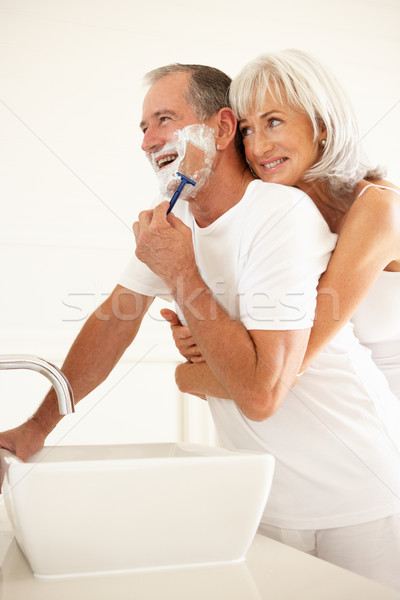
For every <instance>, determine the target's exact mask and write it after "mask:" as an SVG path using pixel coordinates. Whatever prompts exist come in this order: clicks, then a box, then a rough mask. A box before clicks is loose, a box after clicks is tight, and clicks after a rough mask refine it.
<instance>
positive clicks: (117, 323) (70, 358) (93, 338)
mask: <svg viewBox="0 0 400 600" xmlns="http://www.w3.org/2000/svg"><path fill="white" fill-rule="evenodd" d="M152 300H153V298H150V297H148V296H143V295H141V294H137V293H135V292H132V291H131V290H128V289H126V288H124V287H122V286H120V285H117V286H116V288H115V289H114V290H113V292H112V293H111V295H110V296H109V297H108V298H107V300H106V301H105V302H104V303H103V304H101V305H100V306H99V308H98V309H97V310H96V311H95V312H94V313H93V314H92V315H91V316H90V317H89V319H88V320H87V321H86V323H85V325H84V326H83V328H82V330H81V331H80V333H79V335H78V336H77V338H76V340H75V342H74V343H73V345H72V347H71V349H70V351H69V353H68V355H67V357H66V359H65V362H64V364H63V366H62V371H63V373H64V374H65V376H66V377H67V378H68V380H69V382H70V384H71V386H72V389H73V391H74V398H75V403H77V402H79V400H81V399H82V398H84V397H85V396H87V394H89V392H91V391H92V390H94V389H95V388H96V387H97V386H98V385H100V383H102V382H103V381H104V380H105V379H106V378H107V376H108V375H109V373H110V372H111V371H112V369H113V368H114V367H115V365H116V364H117V362H118V361H119V359H120V358H121V356H122V354H123V353H124V351H125V350H126V348H127V347H128V346H129V345H130V344H131V343H132V341H133V340H134V339H135V337H136V334H137V332H138V330H139V327H140V324H141V322H142V319H143V317H144V315H145V313H146V312H147V310H148V308H149V306H150V304H151V302H152ZM61 418H62V417H61V416H60V414H59V412H58V403H57V398H56V394H55V392H54V389H51V390H50V392H49V393H48V394H47V396H46V397H45V399H44V400H43V402H42V404H41V405H40V407H39V408H38V410H37V411H36V412H35V414H34V415H33V416H32V417H31V418H30V419H29V420H28V421H27V422H26V423H24V424H23V425H21V426H20V427H17V428H15V429H11V430H9V431H6V432H4V433H2V434H0V446H2V447H4V448H8V449H9V450H11V451H12V452H14V453H15V454H16V455H17V456H18V457H19V458H21V459H22V460H26V459H27V458H29V456H31V454H33V453H34V452H37V451H38V450H39V449H40V448H41V447H42V446H43V444H44V440H45V439H46V437H47V436H48V435H49V433H50V432H51V431H52V430H53V429H54V427H55V426H56V425H57V423H58V422H59V421H60V420H61Z"/></svg>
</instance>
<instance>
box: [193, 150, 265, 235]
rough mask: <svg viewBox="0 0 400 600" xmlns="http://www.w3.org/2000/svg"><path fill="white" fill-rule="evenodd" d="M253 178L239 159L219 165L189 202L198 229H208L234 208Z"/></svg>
mask: <svg viewBox="0 0 400 600" xmlns="http://www.w3.org/2000/svg"><path fill="white" fill-rule="evenodd" d="M253 179H254V177H253V175H252V174H251V172H250V170H249V169H248V168H247V165H245V164H243V162H241V161H240V160H239V159H236V157H235V159H234V160H232V161H230V162H229V161H225V164H223V163H222V164H219V165H218V166H217V168H216V170H215V172H214V173H213V175H211V177H210V180H209V182H208V183H207V186H206V187H205V188H203V190H202V191H201V192H199V194H198V196H196V197H195V198H193V199H190V200H189V204H190V209H191V211H192V214H193V216H194V218H195V220H196V223H197V225H198V226H199V227H208V225H211V223H214V221H216V220H217V219H219V217H221V216H222V215H223V214H224V213H226V212H227V211H228V210H230V209H231V208H232V207H233V206H235V205H236V204H237V203H238V202H240V200H241V199H242V197H243V196H244V193H245V191H246V189H247V186H248V185H249V183H250V182H251V181H253Z"/></svg>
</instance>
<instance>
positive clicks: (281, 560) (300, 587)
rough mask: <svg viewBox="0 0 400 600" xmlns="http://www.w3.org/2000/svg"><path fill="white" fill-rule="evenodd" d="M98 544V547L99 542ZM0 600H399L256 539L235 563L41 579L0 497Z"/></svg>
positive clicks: (370, 584) (396, 594)
mask: <svg viewBox="0 0 400 600" xmlns="http://www.w3.org/2000/svg"><path fill="white" fill-rule="evenodd" d="M105 543H106V542H105ZM0 598H1V600H54V598H57V600H92V599H93V600H106V599H107V600H110V598H115V599H116V600H128V599H129V600H132V598H135V599H136V598H137V599H138V600H169V599H171V600H188V598H190V600H264V599H265V600H267V599H268V600H289V599H290V600H291V599H296V600H302V599H307V600H354V599H362V600H400V592H396V591H395V590H392V589H390V588H386V587H384V586H381V585H378V584H376V583H374V582H372V581H370V580H368V579H365V578H363V577H359V576H358V575H355V574H353V573H350V572H349V571H346V570H344V569H341V568H339V567H336V566H334V565H331V564H329V563H327V562H324V561H322V560H319V559H317V558H314V557H312V556H309V555H307V554H305V553H303V552H299V551H298V550H295V549H293V548H290V547H289V546H286V545H284V544H280V543H278V542H275V541H273V540H270V539H268V538H266V537H263V536H260V535H256V537H255V539H254V542H253V544H252V546H251V548H250V550H249V552H248V554H247V557H246V560H245V561H242V562H241V563H236V564H227V565H219V566H211V567H210V566H208V567H185V568H173V569H164V570H157V571H155V570H154V571H142V572H137V573H132V574H122V575H112V576H111V575H101V576H98V577H73V578H64V579H56V580H42V579H37V578H35V577H34V576H33V574H32V571H31V569H30V567H29V565H28V563H27V562H26V560H25V558H24V556H23V554H22V552H21V550H20V549H19V546H18V544H17V542H16V541H15V539H14V536H13V533H12V530H11V526H10V523H9V521H8V518H7V516H6V512H5V508H4V503H3V501H2V498H1V496H0Z"/></svg>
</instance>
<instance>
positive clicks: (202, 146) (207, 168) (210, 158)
mask: <svg viewBox="0 0 400 600" xmlns="http://www.w3.org/2000/svg"><path fill="white" fill-rule="evenodd" d="M181 137H182V138H183V139H184V140H185V146H186V152H187V157H188V161H187V162H188V168H190V166H191V165H190V156H189V153H190V150H189V151H188V148H187V147H188V145H189V144H190V145H192V146H195V147H196V148H198V149H199V150H200V151H201V152H202V153H203V160H202V162H201V164H200V165H199V164H197V163H198V160H196V161H195V162H196V164H197V169H196V170H195V171H194V172H187V171H186V172H184V174H185V175H186V176H187V177H190V179H193V181H195V182H196V185H195V186H192V185H186V186H185V187H184V188H183V191H182V194H181V198H183V199H187V198H192V197H194V196H196V194H198V193H199V191H200V190H201V188H202V187H203V186H204V185H205V183H207V181H208V179H209V177H210V175H211V174H212V171H213V165H214V157H215V155H216V153H217V148H216V145H215V132H214V130H213V129H212V128H211V127H208V125H204V124H202V125H199V124H196V125H188V126H187V127H184V128H183V129H182V130H181Z"/></svg>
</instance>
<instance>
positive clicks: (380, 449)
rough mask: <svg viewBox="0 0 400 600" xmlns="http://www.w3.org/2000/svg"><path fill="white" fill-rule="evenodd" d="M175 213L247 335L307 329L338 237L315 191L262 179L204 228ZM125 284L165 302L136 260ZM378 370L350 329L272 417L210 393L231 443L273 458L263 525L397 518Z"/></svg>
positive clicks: (395, 457) (394, 448)
mask: <svg viewBox="0 0 400 600" xmlns="http://www.w3.org/2000/svg"><path fill="white" fill-rule="evenodd" d="M174 213H175V214H176V216H178V217H180V218H181V219H182V220H183V221H184V223H186V225H188V226H189V227H191V229H192V234H193V244H194V249H195V254H196V261H197V265H198V268H199V271H200V274H201V276H202V277H203V279H204V281H205V282H206V284H207V285H208V286H209V288H210V289H211V290H212V292H213V293H214V295H215V297H216V298H217V300H218V301H219V303H220V304H221V305H222V306H223V307H224V308H225V310H226V311H227V312H228V313H229V314H230V315H231V317H232V318H235V319H238V320H240V321H241V322H242V323H243V324H244V326H245V327H246V328H247V329H248V330H294V329H306V328H309V327H311V326H312V324H313V317H314V310H315V300H316V286H317V283H318V279H319V276H320V274H321V273H322V272H323V271H324V270H325V269H326V266H327V263H328V261H329V258H330V255H331V252H332V250H333V249H334V247H335V244H336V241H337V236H336V235H335V234H332V233H331V232H330V230H329V228H328V226H327V224H326V222H325V221H324V219H323V218H322V216H321V215H320V213H319V211H318V210H317V208H316V207H315V205H314V203H313V202H312V201H311V200H310V198H308V196H306V195H305V194H304V193H302V192H301V191H299V190H297V189H294V188H289V187H286V186H280V185H275V184H268V183H263V182H261V181H258V180H257V181H253V182H252V183H250V185H249V186H248V188H247V191H246V193H245V195H244V196H243V198H242V199H241V200H240V202H239V203H238V204H236V205H235V206H234V207H232V208H231V209H230V210H229V211H227V212H226V213H225V214H223V215H222V216H221V217H220V218H219V219H217V220H216V221H215V222H214V223H212V224H211V225H210V226H208V227H204V228H200V227H198V226H197V224H196V222H195V221H194V219H193V217H192V215H191V213H190V210H189V208H188V204H187V203H186V202H181V203H179V202H178V204H177V205H176V206H175V208H174ZM119 283H120V284H121V285H123V286H125V287H127V288H129V289H132V290H134V291H136V292H138V293H140V294H144V295H147V296H161V297H168V295H169V290H168V288H167V287H166V285H165V284H164V282H163V281H162V280H160V279H159V278H158V277H157V276H155V275H154V274H153V273H152V272H151V271H150V270H149V269H148V268H147V266H146V265H144V264H143V263H141V262H140V261H139V260H138V259H137V258H136V257H135V256H133V257H132V259H131V261H130V263H129V265H128V267H127V268H126V270H125V272H124V273H123V275H122V276H121V278H120V280H119ZM186 300H187V299H186ZM227 360H229V357H227ZM380 375H381V374H380V373H379V371H378V369H377V368H376V367H375V365H374V364H373V362H372V360H371V359H370V357H369V355H368V353H367V352H366V351H365V349H364V348H362V347H361V346H360V345H359V344H358V342H357V340H356V338H355V337H354V335H353V333H352V329H351V325H349V326H348V327H345V328H344V329H343V330H342V332H341V334H340V335H339V336H337V337H336V338H335V340H334V341H333V342H332V343H331V344H329V345H328V347H327V348H326V350H325V351H324V352H323V353H321V355H320V356H319V357H318V358H317V360H316V361H314V363H313V364H312V365H311V367H309V369H307V371H306V373H305V374H304V375H303V376H302V377H301V378H300V381H299V383H298V384H297V385H296V386H295V388H293V389H292V390H289V389H288V396H287V398H286V399H285V401H284V402H283V405H282V406H281V408H280V409H279V410H278V412H277V413H276V414H275V415H273V416H272V417H271V418H269V419H267V420H266V421H263V422H261V423H258V422H254V421H251V420H249V419H247V418H246V417H244V415H243V414H242V412H241V411H240V410H239V409H238V407H237V406H236V404H235V403H234V402H233V401H232V400H229V399H220V398H213V397H208V403H209V406H210V409H211V412H212V415H213V419H214V422H215V425H216V428H217V431H218V434H219V437H220V439H221V442H222V443H223V445H224V446H225V447H227V448H232V449H233V448H242V449H249V450H255V451H268V452H271V454H273V455H274V456H275V459H276V469H275V475H274V481H273V485H272V489H271V493H270V497H269V500H268V503H267V506H266V510H265V513H264V517H263V521H265V522H266V523H269V524H271V525H276V526H279V527H287V528H293V529H315V528H326V527H339V526H345V525H350V524H356V523H360V522H364V521H368V520H373V519H378V518H381V517H384V516H388V515H389V514H393V513H395V512H399V511H400V500H399V498H400V449H399V447H398V445H397V444H396V442H395V441H393V439H392V437H390V434H391V431H392V429H395V427H396V426H398V427H399V429H397V431H400V405H399V403H398V402H397V403H396V405H394V404H393V399H392V397H391V394H390V392H389V390H388V389H387V387H386V388H385V384H384V383H383V381H381V380H380ZM382 378H383V379H384V377H383V375H382ZM396 406H397V408H396ZM398 438H400V436H398Z"/></svg>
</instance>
